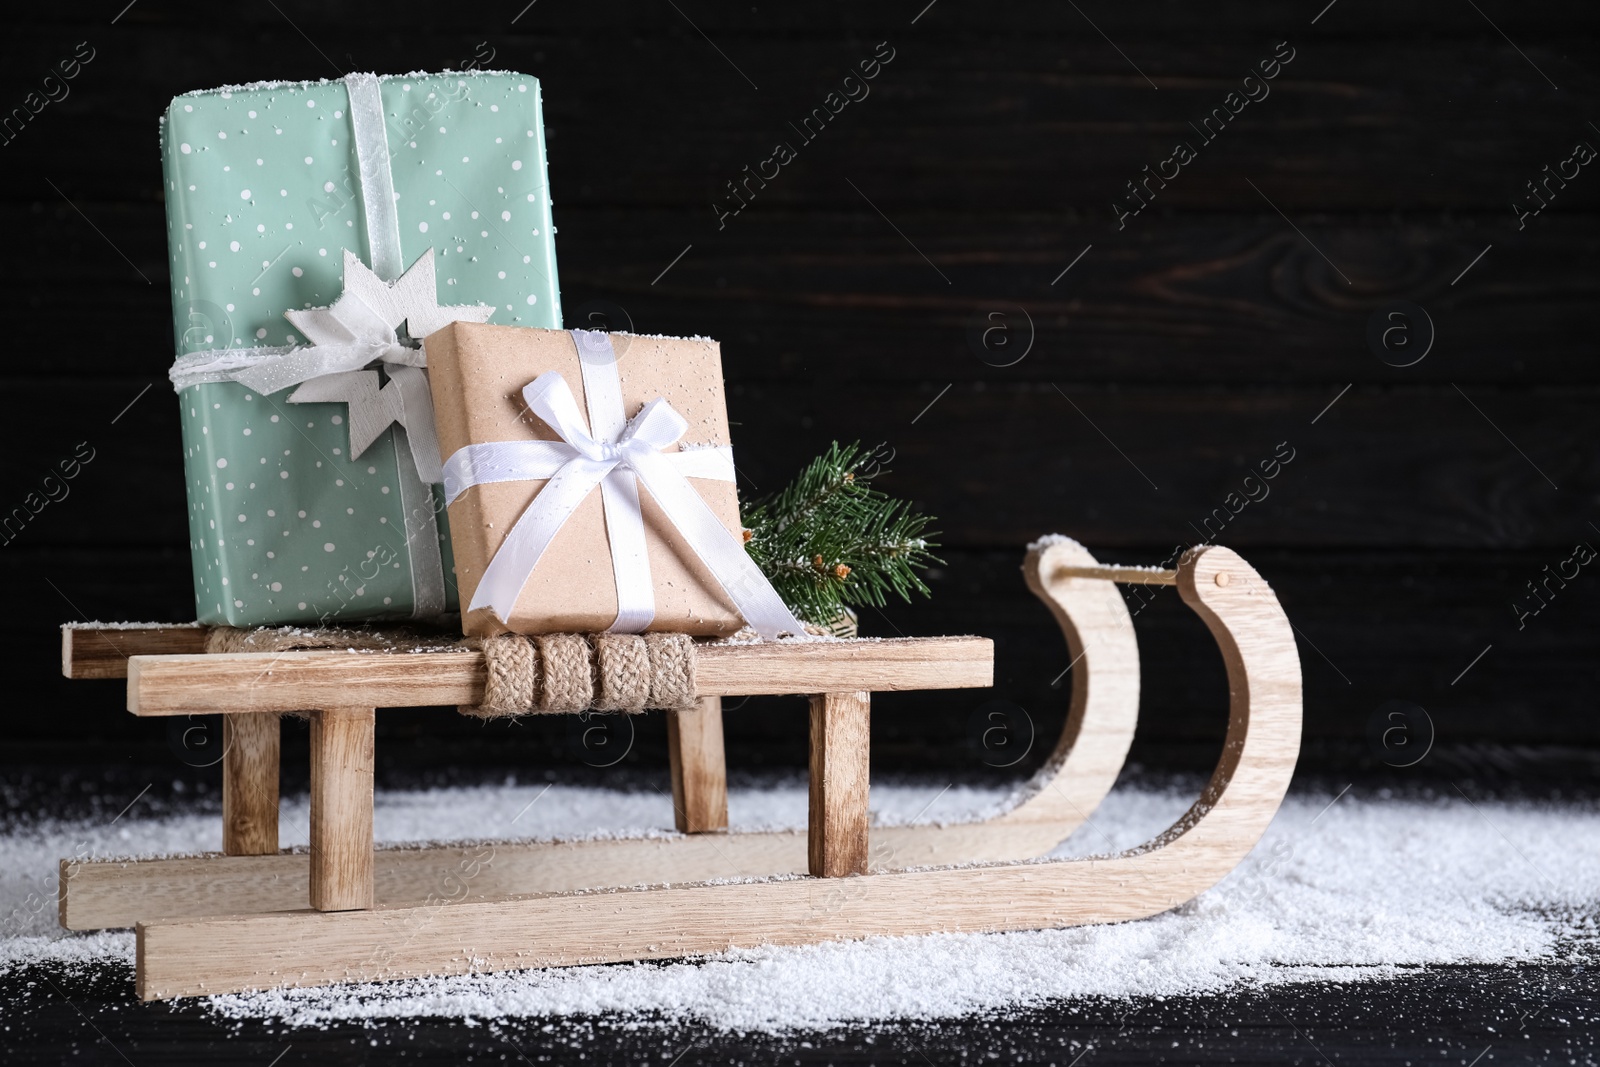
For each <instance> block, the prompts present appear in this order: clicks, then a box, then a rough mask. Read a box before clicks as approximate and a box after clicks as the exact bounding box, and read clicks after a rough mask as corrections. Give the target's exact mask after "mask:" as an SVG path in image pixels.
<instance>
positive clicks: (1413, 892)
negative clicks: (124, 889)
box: [0, 778, 1600, 1032]
mask: <svg viewBox="0 0 1600 1067" xmlns="http://www.w3.org/2000/svg"><path fill="white" fill-rule="evenodd" d="M1197 792H1198V785H1196V784H1191V785H1189V786H1188V787H1187V788H1178V787H1176V786H1173V787H1170V788H1155V787H1148V786H1147V787H1142V788H1123V789H1120V790H1118V791H1117V792H1115V793H1113V794H1112V795H1111V796H1110V797H1109V798H1108V799H1107V800H1106V801H1105V803H1104V804H1103V805H1102V806H1101V807H1100V808H1099V809H1097V810H1096V811H1095V812H1094V813H1093V814H1092V817H1091V822H1090V823H1089V824H1087V825H1085V826H1084V827H1083V828H1081V829H1080V830H1079V832H1078V833H1076V834H1075V835H1074V836H1073V837H1072V838H1071V839H1070V840H1069V841H1068V842H1067V843H1066V845H1065V846H1063V848H1061V849H1059V850H1058V851H1057V853H1056V854H1057V855H1062V856H1067V855H1088V854H1104V853H1106V852H1110V851H1114V850H1118V849H1123V848H1127V847H1130V846H1133V845H1135V844H1138V843H1140V842H1142V841H1144V840H1146V839H1148V838H1149V837H1151V836H1153V835H1154V834H1155V833H1157V832H1159V831H1160V830H1161V829H1163V828H1164V827H1166V826H1167V825H1169V824H1170V823H1171V822H1172V821H1173V820H1174V819H1175V818H1176V817H1177V816H1178V815H1179V814H1181V813H1182V811H1183V810H1184V809H1185V808H1186V807H1187V805H1188V803H1189V802H1190V801H1191V800H1192V799H1193V797H1194V795H1195V794H1196V793H1197ZM1010 793H1011V790H1010V789H1009V788H1001V787H996V788H993V789H984V788H975V787H971V786H945V787H941V786H940V785H939V783H937V782H933V783H928V784H903V783H902V784H884V785H878V784H875V785H874V786H873V790H872V803H873V808H874V813H875V817H876V818H877V819H878V821H879V822H900V823H903V822H908V821H919V822H950V821H955V820H960V819H964V818H976V817H983V816H988V815H992V814H993V813H994V812H995V811H996V810H997V809H998V808H999V807H1000V806H1001V805H1002V804H1003V803H1004V801H1005V798H1006V797H1007V796H1008V795H1010ZM670 804H671V802H670V800H669V799H668V797H667V796H666V795H665V794H664V793H663V792H651V791H648V790H645V791H619V790H611V789H600V788H584V787H578V786H572V785H554V786H546V785H526V784H520V785H512V784H508V785H505V786H496V787H477V788H451V789H439V790H428V791H413V792H380V793H379V794H378V797H377V809H376V824H377V825H376V829H377V836H378V838H379V839H380V840H382V841H420V840H427V839H435V840H448V839H474V840H478V839H482V838H484V837H486V836H490V837H503V838H504V837H538V838H547V837H551V836H557V835H586V836H587V835H594V834H611V835H627V834H636V833H646V832H652V831H656V830H658V829H659V828H660V827H664V826H669V825H670V824H671V806H670ZM805 807H806V786H805V783H804V781H803V780H802V779H798V778H796V779H789V780H780V781H775V782H772V783H769V784H767V785H765V786H763V787H760V788H746V789H735V790H733V791H732V792H731V793H730V797H729V809H730V815H731V819H732V822H733V824H734V825H735V826H739V827H745V828H780V827H800V826H803V825H804V823H805ZM307 829H308V824H307V809H306V802H305V799H304V798H300V799H298V800H292V799H291V800H287V801H286V802H285V803H284V810H283V820H282V831H281V832H282V835H283V840H284V843H285V844H301V845H303V844H304V843H305V841H306V839H307ZM219 844H220V827H219V818H218V816H217V814H216V813H214V812H209V813H194V814H180V815H173V816H167V817H161V818H143V819H142V818H139V817H138V815H137V809H134V810H133V811H131V812H128V813H126V814H124V815H122V816H119V817H118V819H117V820H116V821H115V822H114V823H113V824H111V825H105V824H104V822H103V820H101V821H97V822H89V821H75V822H61V821H42V822H36V823H29V824H23V825H21V826H19V827H16V828H13V829H11V830H10V831H9V832H8V833H6V834H4V835H3V836H0V916H9V919H8V920H5V925H4V927H3V928H0V934H3V936H0V972H3V971H5V970H9V969H12V968H15V967H17V966H21V965H26V964H28V963H32V962H52V963H54V964H56V965H64V966H77V965H103V964H105V963H117V964H120V965H123V966H131V963H132V958H133V935H132V934H131V933H128V932H110V933H97V934H88V935H83V934H64V933H63V932H62V931H61V930H59V929H58V928H57V927H56V919H55V912H56V908H55V875H56V864H57V861H58V860H59V859H61V858H63V857H69V856H83V857H89V856H107V855H129V854H143V855H149V854H167V853H178V852H186V851H200V850H207V849H213V850H214V849H216V848H217V847H218V846H219ZM1597 903H1600V811H1597V810H1596V806H1595V805H1594V804H1592V803H1584V804H1568V805H1557V804H1550V803H1532V802H1494V801H1479V802H1476V803H1474V802H1470V801H1468V800H1466V799H1465V798H1464V797H1463V796H1456V795H1454V794H1453V793H1451V794H1448V795H1446V796H1443V797H1441V798H1438V799H1416V798H1410V799H1395V798H1389V797H1386V796H1385V795H1383V794H1379V795H1378V796H1363V795H1361V793H1360V792H1359V791H1351V792H1348V793H1345V794H1343V795H1336V794H1335V793H1333V792H1328V793H1322V794H1315V795H1314V794H1308V793H1299V794H1296V795H1293V796H1291V797H1290V798H1289V799H1288V800H1287V801H1286V802H1285V804H1284V806H1283V809H1282V810H1281V811H1280V812H1279V814H1278V817H1277V819H1276V821H1275V822H1274V823H1273V826H1272V828H1271V830H1270V831H1269V832H1268V834H1267V836H1266V838H1265V839H1264V840H1263V841H1262V842H1261V844H1260V845H1258V846H1257V848H1256V850H1255V852H1254V853H1252V855H1251V856H1250V857H1249V858H1247V859H1246V860H1245V862H1244V863H1243V864H1241V865H1240V867H1239V868H1238V869H1237V870H1235V871H1234V872H1233V873H1232V874H1231V875H1229V876H1228V877H1227V878H1226V879H1225V880H1224V881H1223V882H1222V883H1221V884H1219V885H1218V886H1217V887H1215V888H1213V889H1211V890H1209V891H1208V892H1206V893H1203V894H1202V895H1201V896H1200V897H1199V898H1197V899H1196V900H1194V901H1191V902H1190V903H1188V904H1186V905H1184V906H1182V907H1180V908H1178V909H1177V910H1175V911H1172V912H1169V913H1167V914H1164V915H1160V916H1157V917H1155V918H1152V919H1147V920H1144V921H1140V922H1131V923H1122V924H1118V925H1112V926H1090V927H1079V928H1076V929H1069V930H1048V931H1039V932H1029V933H1012V934H982V935H934V936H925V937H906V938H877V939H873V940H869V941H860V942H848V943H835V944H822V945H813V946H807V947H802V948H767V949H757V950H747V951H738V952H730V953H725V954H722V955H718V956H714V957H709V958H705V959H699V960H690V961H681V962H673V963H667V964H660V963H651V964H623V965H613V966H595V967H574V968H565V969H551V970H544V971H528V972H516V973H509V974H490V975H479V976H468V977H458V978H441V979H421V980H412V981H406V982H398V983H388V984H375V985H362V986H342V987H334V988H324V989H301V990H285V991H278V992H269V993H254V994H243V995H235V996H222V997H214V998H211V999H210V1001H209V1004H210V1007H211V1009H212V1010H214V1011H215V1012H217V1013H219V1014H220V1015H222V1016H226V1017H231V1018H246V1017H248V1018H269V1019H276V1020H280V1021H282V1022H285V1023H287V1024H289V1025H299V1026H315V1025H325V1024H328V1023H331V1022H334V1021H338V1020H381V1019H385V1018H407V1017H414V1016H434V1017H451V1018H463V1019H478V1020H483V1019H496V1018H506V1017H521V1018H527V1017H536V1018H547V1019H554V1020H559V1019H560V1018H561V1017H594V1016H607V1017H612V1018H615V1019H618V1020H619V1021H621V1022H622V1023H624V1024H625V1025H636V1026H669V1027H675V1026H679V1025H682V1024H684V1023H694V1024H698V1025H703V1026H709V1027H713V1028H717V1029H725V1030H744V1031H771V1032H777V1031H786V1030H795V1029H801V1028H816V1027H830V1026H837V1025H843V1024H856V1025H863V1024H872V1023H877V1022H891V1021H904V1020H932V1019H939V1018H951V1017H960V1016H969V1015H972V1014H973V1013H977V1012H986V1013H994V1012H1004V1011H1007V1010H1014V1009H1019V1008H1026V1007H1028V1006H1031V1005H1036V1004H1040V1003H1043V1002H1046V1001H1053V1000H1060V999H1063V998H1074V997H1089V996H1095V997H1112V998H1129V997H1152V996H1157V997H1159V996H1177V995H1183V994H1190V993H1200V992H1209V991H1218V990H1225V989H1228V988H1235V987H1240V986H1244V985H1267V984H1275V983H1285V982H1303V981H1334V982H1348V981H1359V980H1363V979H1367V978H1373V977H1384V976H1389V975H1393V974H1396V973H1398V972H1401V971H1404V970H1406V969H1410V968H1418V967H1424V966H1429V965H1440V964H1455V963H1514V962H1522V961H1531V960H1541V959H1552V958H1556V957H1557V956H1558V955H1561V954H1565V953H1569V952H1571V951H1575V950H1576V951H1584V952H1587V951H1588V949H1589V946H1590V945H1592V943H1593V935H1594V926H1595V918H1594V916H1596V914H1600V908H1597V906H1596V905H1597ZM130 981H131V979H130Z"/></svg>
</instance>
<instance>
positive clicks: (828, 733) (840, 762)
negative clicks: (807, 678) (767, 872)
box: [806, 692, 872, 878]
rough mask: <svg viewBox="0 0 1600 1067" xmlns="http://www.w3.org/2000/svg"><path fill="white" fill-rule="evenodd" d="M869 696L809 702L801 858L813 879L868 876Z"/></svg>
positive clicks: (830, 696)
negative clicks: (807, 781) (807, 777)
mask: <svg viewBox="0 0 1600 1067" xmlns="http://www.w3.org/2000/svg"><path fill="white" fill-rule="evenodd" d="M871 712H872V694H871V693H864V692H854V693H819V694H817V695H816V696H813V697H812V698H811V790H810V806H809V809H808V811H809V819H808V826H807V831H806V860H807V867H808V869H809V871H810V873H811V874H812V875H813V876H814V877H817V878H843V877H844V876H846V875H851V874H866V873H867V855H868V826H869V825H870V823H871V815H870V813H869V811H868V809H867V800H868V790H869V781H870V775H869V772H868V755H869V753H870V750H871V730H870V726H871Z"/></svg>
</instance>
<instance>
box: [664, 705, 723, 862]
mask: <svg viewBox="0 0 1600 1067" xmlns="http://www.w3.org/2000/svg"><path fill="white" fill-rule="evenodd" d="M667 759H668V761H669V762H670V764H671V766H672V816H673V821H674V822H675V823H676V825H677V827H678V832H679V833H684V834H704V833H711V832H713V831H717V830H726V829H727V828H728V767H727V761H726V758H725V756H724V755H723V749H722V698H721V697H701V698H700V700H699V702H698V703H697V704H695V706H694V707H692V708H680V709H674V710H669V711H668V712H667Z"/></svg>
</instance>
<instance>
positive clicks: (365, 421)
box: [171, 74, 494, 618]
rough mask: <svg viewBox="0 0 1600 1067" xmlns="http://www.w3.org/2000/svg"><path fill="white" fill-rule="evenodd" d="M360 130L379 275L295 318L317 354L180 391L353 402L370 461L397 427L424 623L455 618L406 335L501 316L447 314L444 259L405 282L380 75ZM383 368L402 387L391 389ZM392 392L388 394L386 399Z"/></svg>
mask: <svg viewBox="0 0 1600 1067" xmlns="http://www.w3.org/2000/svg"><path fill="white" fill-rule="evenodd" d="M344 81H345V87H346V89H347V90H348V91H349V95H350V125H351V132H352V138H351V139H352V143H353V144H354V145H355V150H356V167H357V170H358V172H359V177H360V194H361V205H362V214H363V216H364V219H363V221H364V222H365V231H366V238H367V251H368V253H369V257H370V258H371V260H372V269H370V270H369V269H368V268H367V266H366V265H365V264H364V263H362V262H361V260H360V258H359V257H358V256H356V255H355V253H353V252H351V251H350V250H348V249H346V250H345V253H344V290H343V292H342V293H341V294H340V296H339V298H338V299H337V300H335V301H334V302H333V304H331V305H330V306H328V307H325V308H307V309H304V310H292V311H286V312H284V317H285V318H287V319H288V320H289V321H290V322H292V323H294V324H295V325H296V326H297V327H299V329H300V331H301V332H302V333H303V334H305V336H306V339H307V340H309V341H310V342H311V344H310V345H308V346H294V347H288V348H259V349H246V350H229V349H217V350H213V351H209V352H197V353H193V354H190V355H185V356H180V357H179V359H178V361H177V362H176V363H175V364H174V365H173V368H172V372H171V378H172V382H173V385H174V386H176V387H177V388H178V389H180V390H181V389H184V388H186V387H187V386H189V385H191V384H194V383H195V382H202V381H235V382H238V383H240V384H241V385H244V386H246V387H248V388H251V389H254V390H256V391H257V392H259V393H261V394H262V395H264V396H270V395H272V394H273V393H277V392H281V391H282V390H284V389H287V388H289V387H290V386H296V385H298V386H299V387H300V388H298V389H296V390H295V392H294V393H292V394H290V396H289V398H288V400H289V403H291V404H305V403H325V402H330V401H333V402H343V403H347V404H349V409H350V457H351V458H352V459H357V458H360V456H361V454H362V453H363V452H364V451H366V449H367V448H368V447H369V446H370V445H371V444H372V442H373V441H375V440H377V439H378V438H379V437H380V436H382V434H383V432H384V431H385V430H387V429H388V428H389V427H390V426H394V427H395V432H394V437H395V460H396V463H397V465H398V467H399V489H400V506H401V509H402V510H403V511H404V513H405V529H406V541H407V544H408V546H409V549H410V559H411V584H412V590H413V598H412V599H413V603H414V605H415V608H414V611H413V614H414V616H416V617H418V618H423V617H427V616H431V615H437V614H439V613H440V612H442V611H443V610H444V607H445V586H444V562H443V559H442V557H441V554H440V550H439V542H438V536H439V535H438V521H437V515H436V511H435V508H434V506H433V491H432V490H431V489H430V488H429V486H428V483H437V482H438V481H439V480H440V479H441V478H442V476H443V475H442V471H441V465H440V461H439V439H438V436H437V432H436V431H435V429H434V424H433V396H432V393H431V392H430V391H429V387H428V376H427V373H426V372H425V371H424V370H423V368H424V367H425V366H426V365H427V357H426V354H425V353H424V352H423V351H422V349H420V348H414V347H411V346H408V345H406V344H404V343H402V342H401V340H400V334H399V329H400V326H401V325H402V324H404V325H405V327H406V332H407V333H408V334H409V335H410V336H411V337H412V338H415V339H417V340H418V341H419V342H420V340H421V339H422V338H424V337H426V336H427V335H428V334H430V333H432V332H433V331H435V330H437V329H440V328H441V327H443V326H445V325H448V324H449V323H451V322H457V321H464V322H486V321H488V319H489V316H490V315H492V314H493V313H494V309H493V308H492V307H487V306H480V305H458V306H440V304H439V295H438V288H437V281H436V278H435V274H434V264H433V249H431V248H430V249H428V250H427V251H426V252H424V253H423V254H422V255H421V256H420V257H419V258H418V259H417V261H416V262H415V263H413V264H412V265H411V267H410V268H409V269H406V270H404V271H402V267H403V264H404V261H403V260H402V258H401V253H400V217H399V212H398V211H397V210H396V208H395V192H394V177H393V174H392V173H391V171H390V160H389V142H388V134H387V132H386V129H385V125H386V124H385V122H384V114H383V97H382V94H381V92H380V91H379V81H378V78H377V76H376V75H373V74H351V75H347V76H346V77H345V80H344ZM373 364H382V365H383V367H384V369H385V371H386V372H387V373H388V375H389V378H390V381H389V383H388V384H387V385H382V383H381V378H380V375H379V373H378V371H377V370H376V369H372V370H368V369H366V368H368V367H370V366H372V365H373ZM380 386H381V387H380Z"/></svg>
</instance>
